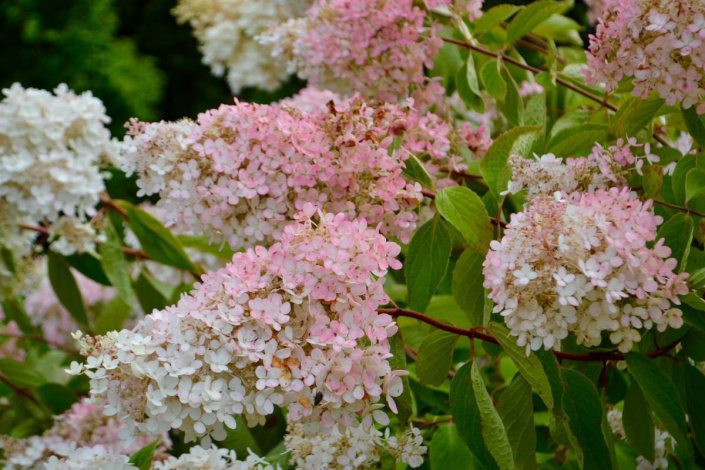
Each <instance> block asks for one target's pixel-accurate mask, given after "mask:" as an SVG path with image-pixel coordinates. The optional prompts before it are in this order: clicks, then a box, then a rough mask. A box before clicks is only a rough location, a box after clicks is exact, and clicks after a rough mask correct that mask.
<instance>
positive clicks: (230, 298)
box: [71, 204, 406, 440]
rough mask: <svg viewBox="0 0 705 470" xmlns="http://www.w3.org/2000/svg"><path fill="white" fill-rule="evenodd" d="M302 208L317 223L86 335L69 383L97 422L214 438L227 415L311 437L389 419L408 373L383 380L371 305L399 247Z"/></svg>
mask: <svg viewBox="0 0 705 470" xmlns="http://www.w3.org/2000/svg"><path fill="white" fill-rule="evenodd" d="M305 211H306V212H305V214H306V215H307V216H309V217H312V216H313V217H315V218H316V219H317V221H316V222H315V223H314V222H313V221H312V220H311V219H309V218H307V217H305V216H304V214H301V217H303V220H301V221H299V222H297V223H294V224H290V225H289V226H287V227H286V228H285V229H284V233H283V235H282V238H281V241H280V242H278V243H276V244H274V245H273V246H272V247H271V248H269V249H268V250H267V249H266V248H263V247H256V248H255V249H250V250H248V251H247V252H245V253H237V254H235V255H234V256H233V261H232V263H230V264H228V265H227V266H226V267H225V268H223V269H221V270H220V271H216V272H213V273H210V274H207V275H205V276H204V277H203V284H201V285H200V286H198V288H197V289H196V290H194V291H193V292H192V293H191V295H187V296H184V297H182V299H181V300H180V301H179V303H178V304H177V305H175V306H172V307H167V308H166V309H165V310H163V311H156V310H155V311H154V312H152V314H150V315H148V316H147V317H146V318H145V319H144V320H143V321H141V322H140V323H139V324H138V325H137V326H136V327H135V328H134V329H132V330H123V331H121V332H112V333H109V334H108V335H107V336H105V337H96V338H84V339H83V340H82V350H83V351H84V353H85V354H86V355H87V356H88V359H87V362H86V364H85V366H83V365H79V364H77V363H75V362H74V363H73V364H72V366H71V368H72V370H71V372H73V373H81V372H85V373H86V375H88V376H89V377H90V379H91V380H90V382H91V393H92V395H93V397H94V398H95V399H96V400H97V401H98V402H101V403H103V404H104V406H105V410H106V413H108V414H110V415H116V416H117V417H118V418H119V419H120V420H121V421H123V422H125V423H126V425H128V426H133V425H134V423H136V426H137V428H138V429H139V430H140V431H141V432H146V433H155V432H159V431H165V430H169V429H182V430H184V431H185V433H186V438H187V439H189V440H192V439H195V438H196V437H201V436H208V437H210V436H212V437H213V438H215V439H223V438H224V437H225V429H224V426H228V427H230V428H234V427H235V426H236V422H235V419H234V418H233V415H234V414H242V415H244V416H245V417H246V418H247V421H248V423H249V424H251V425H254V424H257V423H263V422H264V417H265V416H267V415H269V414H271V413H272V412H273V411H274V406H275V405H279V406H286V407H288V410H289V419H290V420H293V421H305V422H308V423H309V427H310V428H311V430H312V431H314V432H317V431H318V430H320V429H330V428H331V427H333V426H335V425H337V424H343V425H346V426H353V425H357V424H358V423H359V422H360V420H361V422H362V425H364V426H365V427H366V428H369V427H370V426H371V425H372V422H373V420H376V421H377V422H382V424H387V423H388V420H389V418H388V417H387V415H386V414H385V413H384V412H382V411H381V410H379V408H381V407H382V404H380V403H379V401H380V400H381V399H382V398H383V397H385V398H386V399H387V403H388V404H389V406H390V407H391V408H392V410H393V411H396V406H395V403H394V397H396V396H399V395H400V394H401V392H402V385H401V378H400V376H401V375H403V374H404V373H406V372H405V371H392V370H391V369H390V365H389V362H388V358H389V357H391V355H390V350H389V343H388V338H389V337H390V336H391V335H393V334H394V333H395V332H396V330H397V327H396V324H395V323H394V322H393V321H392V318H391V317H390V316H388V315H379V314H377V312H376V308H377V307H378V306H379V305H381V304H383V303H385V302H387V300H388V299H387V296H386V294H385V293H384V290H383V287H382V284H383V282H384V275H385V273H386V271H387V269H388V268H393V269H398V268H399V267H400V266H401V265H400V263H399V261H397V260H396V259H395V258H394V257H395V256H396V255H398V254H399V252H400V248H399V246H398V245H396V244H394V243H391V242H387V241H386V240H385V238H384V237H383V236H382V235H380V234H379V232H377V231H376V230H373V229H370V228H367V224H366V223H365V221H364V220H355V221H349V220H347V219H346V217H345V216H344V215H343V214H338V215H335V216H333V215H331V214H322V213H319V214H318V216H317V217H316V216H315V209H314V207H313V206H312V205H310V204H307V205H306V207H305ZM319 393H320V394H322V399H321V400H318V401H319V402H320V403H319V404H318V406H314V402H315V401H317V400H315V398H314V397H315V396H316V395H317V394H319ZM310 423H313V424H310Z"/></svg>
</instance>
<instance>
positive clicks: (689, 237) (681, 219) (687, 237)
mask: <svg viewBox="0 0 705 470" xmlns="http://www.w3.org/2000/svg"><path fill="white" fill-rule="evenodd" d="M693 230H694V223H693V218H692V217H690V216H688V215H687V214H676V215H674V216H673V217H671V218H670V219H668V220H667V221H666V223H665V224H663V225H662V226H661V227H660V228H659V230H658V232H657V234H656V239H657V240H659V239H661V238H663V239H665V243H666V245H668V246H669V247H670V248H671V250H672V251H673V252H672V253H671V257H672V258H675V259H676V261H678V271H679V272H680V271H683V270H684V269H685V268H686V263H687V262H688V255H689V254H690V244H691V242H692V241H693Z"/></svg>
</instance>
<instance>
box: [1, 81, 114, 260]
mask: <svg viewBox="0 0 705 470" xmlns="http://www.w3.org/2000/svg"><path fill="white" fill-rule="evenodd" d="M3 93H4V95H5V99H4V100H3V101H2V102H0V204H1V205H2V206H3V207H2V213H3V215H2V218H3V219H6V218H8V217H12V218H13V219H14V221H15V223H16V224H35V225H36V224H37V223H39V222H41V221H43V220H45V219H46V220H48V221H50V222H56V224H55V226H54V227H53V229H52V232H51V234H50V235H51V237H52V239H55V238H63V239H62V240H60V241H59V242H58V243H57V245H56V249H57V250H58V251H60V252H62V253H64V254H71V253H74V252H76V251H77V250H81V251H85V250H88V249H92V248H94V247H95V238H96V233H95V230H94V229H92V228H91V227H89V226H87V224H86V222H85V217H86V216H90V215H93V214H94V213H95V209H94V206H95V205H96V203H97V202H98V200H99V197H100V193H101V192H102V191H103V190H104V184H103V175H102V174H101V171H100V169H99V165H100V164H101V162H102V161H103V159H104V158H106V157H107V156H108V155H109V154H111V153H112V152H113V150H112V148H113V145H114V144H113V143H112V142H111V140H110V133H109V131H108V130H107V129H106V128H105V124H107V123H109V122H110V118H108V116H107V115H106V114H105V108H104V106H103V103H102V102H101V101H100V100H99V99H97V98H94V97H93V96H92V95H91V94H90V92H87V93H83V94H81V95H76V94H74V93H73V92H71V91H70V90H68V88H67V87H66V85H60V86H59V87H57V88H56V90H54V94H51V93H49V92H47V91H44V90H37V89H33V88H27V89H25V88H22V86H20V85H19V84H17V83H16V84H14V85H12V86H11V87H10V88H6V89H4V90H3ZM10 222H12V221H10ZM2 225H5V224H4V223H3V224H2ZM0 228H2V229H3V232H5V231H6V230H5V228H4V227H0ZM8 231H9V232H10V234H12V233H14V232H13V230H12V229H11V228H9V229H8ZM5 238H10V237H8V236H5V235H4V234H2V233H0V242H1V243H8V244H10V245H15V244H16V243H13V242H12V241H11V240H10V241H8V240H3V239H5ZM14 241H15V242H17V238H16V237H15V239H14ZM13 248H14V247H13Z"/></svg>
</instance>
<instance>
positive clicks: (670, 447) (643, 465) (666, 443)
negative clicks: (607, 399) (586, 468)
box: [607, 408, 676, 470]
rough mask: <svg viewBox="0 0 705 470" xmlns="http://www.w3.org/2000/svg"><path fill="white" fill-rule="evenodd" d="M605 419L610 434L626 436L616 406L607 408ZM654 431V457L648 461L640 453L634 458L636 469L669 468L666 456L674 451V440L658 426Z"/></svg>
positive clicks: (619, 411)
mask: <svg viewBox="0 0 705 470" xmlns="http://www.w3.org/2000/svg"><path fill="white" fill-rule="evenodd" d="M607 421H608V422H609V424H610V428H611V429H612V434H614V435H615V436H616V437H618V438H619V439H620V440H624V439H626V438H627V434H626V432H625V431H624V422H623V421H622V411H621V410H619V409H617V408H612V409H611V410H609V411H608V412H607ZM654 431H655V433H656V436H655V445H656V449H655V450H656V458H655V460H654V461H653V462H649V461H648V460H646V459H645V458H644V456H642V455H640V456H639V457H637V458H636V462H637V467H636V468H637V470H666V469H668V468H669V462H668V456H669V455H670V454H672V453H674V452H675V449H676V440H675V439H673V437H671V435H670V434H669V433H668V432H667V431H662V430H660V429H659V428H655V430H654Z"/></svg>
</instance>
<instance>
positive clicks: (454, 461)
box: [429, 423, 475, 470]
mask: <svg viewBox="0 0 705 470" xmlns="http://www.w3.org/2000/svg"><path fill="white" fill-rule="evenodd" d="M429 459H430V461H431V468H434V469H448V470H450V469H453V470H474V468H475V466H474V465H473V456H472V454H471V453H470V451H469V450H468V448H467V447H466V446H465V444H464V443H463V441H462V440H461V439H460V435H458V430H457V429H456V426H455V424H453V423H447V424H443V425H441V426H440V427H439V428H438V430H437V431H436V433H435V434H434V435H433V439H432V440H431V444H430V446H429Z"/></svg>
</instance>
